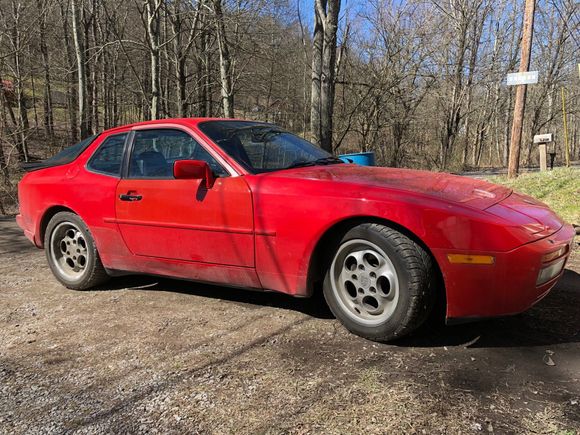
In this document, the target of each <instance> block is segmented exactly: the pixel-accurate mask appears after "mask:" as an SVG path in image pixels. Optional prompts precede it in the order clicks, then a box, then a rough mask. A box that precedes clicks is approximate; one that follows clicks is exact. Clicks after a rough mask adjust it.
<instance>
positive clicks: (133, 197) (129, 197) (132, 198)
mask: <svg viewBox="0 0 580 435" xmlns="http://www.w3.org/2000/svg"><path fill="white" fill-rule="evenodd" d="M142 198H143V197H142V196H141V195H129V194H123V195H119V199H120V200H121V201H141V199H142Z"/></svg>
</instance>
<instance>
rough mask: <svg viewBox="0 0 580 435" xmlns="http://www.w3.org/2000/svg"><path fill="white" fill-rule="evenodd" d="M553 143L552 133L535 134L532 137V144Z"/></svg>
mask: <svg viewBox="0 0 580 435" xmlns="http://www.w3.org/2000/svg"><path fill="white" fill-rule="evenodd" d="M551 142H554V133H544V134H537V135H535V136H534V143H551Z"/></svg>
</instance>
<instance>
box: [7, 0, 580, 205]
mask: <svg viewBox="0 0 580 435" xmlns="http://www.w3.org/2000/svg"><path fill="white" fill-rule="evenodd" d="M523 3H524V2H523V1H518V0H496V1H491V0H437V1H435V0H408V1H400V0H370V1H353V0H350V1H346V0H342V1H340V0H123V1H112V0H0V173H1V175H0V176H1V177H2V181H1V183H0V186H1V187H0V213H6V212H7V210H9V209H10V207H11V206H13V205H14V204H15V203H16V194H15V184H16V182H17V180H18V177H19V174H20V169H19V164H20V162H23V161H29V160H36V159H42V158H46V157H48V156H50V155H52V154H54V153H56V152H57V151H59V150H61V149H62V148H63V147H66V146H69V145H72V144H74V143H76V142H78V141H79V140H80V139H82V138H84V137H86V136H88V135H91V134H94V133H97V132H100V131H103V130H104V129H107V128H111V127H113V126H118V125H122V124H127V123H131V122H137V121H143V120H148V119H159V118H170V117H236V118H245V119H254V120H262V121H268V122H273V123H276V124H278V125H280V126H282V127H284V128H286V129H288V130H290V131H293V132H295V133H297V134H299V135H301V136H304V137H306V138H307V139H309V140H311V141H313V142H314V143H316V144H318V145H320V146H322V147H323V148H325V149H327V150H330V151H332V152H333V153H336V154H343V153H347V152H358V151H374V152H375V154H376V158H377V162H378V163H379V164H381V165H385V166H393V167H411V168H426V169H431V170H440V171H457V172H460V171H465V170H468V169H473V168H483V167H504V166H506V165H507V162H508V158H509V155H508V153H509V143H510V132H511V125H512V116H513V106H514V97H515V87H513V86H507V85H506V76H507V74H508V73H510V72H515V71H517V70H518V68H519V62H520V48H521V47H520V44H521V40H522V23H523V10H524V5H523ZM534 17H535V21H534V27H533V39H532V52H531V65H530V70H534V71H538V72H539V81H538V83H537V84H534V85H531V86H528V91H527V100H526V110H525V116H524V127H523V136H522V145H521V154H520V161H521V164H522V165H524V166H530V165H537V163H538V155H537V154H538V153H537V149H536V148H537V146H535V145H534V144H533V140H532V138H533V136H534V135H535V134H539V133H554V137H555V143H554V147H555V148H554V152H555V153H556V164H562V162H563V159H564V157H563V155H564V154H563V150H564V143H565V137H566V135H567V137H568V142H569V146H570V151H571V156H572V159H573V160H576V159H578V158H579V153H580V146H579V143H578V142H579V136H580V134H579V131H578V127H579V118H580V113H579V108H580V106H579V95H580V77H579V74H580V66H579V64H578V61H579V54H580V4H578V3H577V2H575V1H574V0H547V1H546V0H539V1H537V2H536V8H535V14H534ZM564 114H565V117H564ZM564 120H566V122H567V129H566V130H565V129H564Z"/></svg>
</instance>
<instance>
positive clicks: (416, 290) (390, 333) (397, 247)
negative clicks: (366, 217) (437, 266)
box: [323, 223, 438, 342]
mask: <svg viewBox="0 0 580 435" xmlns="http://www.w3.org/2000/svg"><path fill="white" fill-rule="evenodd" d="M356 240H363V241H368V242H371V243H372V244H374V245H375V246H377V247H379V248H380V249H381V250H382V251H383V252H384V254H386V255H387V256H388V259H389V260H390V262H391V263H392V266H394V269H395V270H396V274H397V277H398V287H397V293H398V294H397V299H396V302H393V303H392V306H391V308H390V309H391V310H393V311H392V314H390V316H389V317H388V318H387V319H385V320H384V321H381V319H380V318H379V321H380V323H378V324H374V325H368V324H363V320H362V319H361V321H360V322H359V321H356V320H355V319H354V318H355V317H356V315H357V314H356V313H354V312H353V311H352V309H351V312H350V313H349V312H348V311H349V310H348V308H347V305H346V304H344V303H341V302H340V300H339V298H340V297H341V296H340V294H339V290H337V288H338V286H339V285H340V284H337V283H336V282H335V284H334V289H333V284H332V282H331V280H333V279H334V278H333V277H331V265H332V264H333V262H334V261H335V255H336V256H338V255H339V252H340V249H341V247H342V246H345V244H346V243H347V242H349V241H351V243H353V242H352V241H356ZM336 261H337V265H338V261H339V259H338V257H336ZM345 264H346V263H345ZM343 267H345V266H343ZM335 268H336V267H335ZM335 273H336V272H335ZM348 273H350V272H348ZM353 278H354V276H353ZM437 282H438V280H437V278H436V274H435V270H434V264H433V260H432V258H431V256H430V255H429V253H428V252H426V251H425V250H424V249H423V248H422V247H421V246H420V245H418V244H417V243H415V242H414V241H413V240H411V239H410V238H409V237H407V236H405V235H404V234H402V233H400V232H399V231H396V230H394V229H392V228H390V227H387V226H384V225H380V224H375V223H365V224H361V225H358V226H356V227H354V228H352V229H350V230H349V231H348V232H347V233H346V234H345V235H344V236H343V237H342V239H341V240H340V242H339V243H338V245H337V251H336V252H334V253H332V255H331V256H330V261H329V262H328V269H327V271H326V275H325V278H324V284H323V292H324V297H325V299H326V302H327V304H328V306H329V308H330V310H331V311H332V313H333V314H334V315H335V317H336V318H337V319H338V320H340V322H341V323H342V324H343V325H344V326H345V327H346V328H347V329H348V330H349V331H351V332H353V333H355V334H357V335H359V336H361V337H364V338H367V339H369V340H374V341H381V342H385V341H391V340H394V339H397V338H400V337H403V336H405V335H408V334H410V333H411V332H413V331H414V330H416V329H417V328H418V327H419V326H421V324H422V323H423V322H424V321H425V320H426V319H427V317H428V316H429V313H430V312H431V310H432V308H433V305H434V301H435V286H436V285H437ZM370 285H373V284H370ZM374 285H377V284H376V283H375V284H374ZM372 289H373V288H372V287H371V290H372ZM361 290H362V289H361ZM375 292H376V290H375ZM357 296H358V295H357ZM377 299H378V298H377ZM363 300H364V299H363ZM352 306H353V307H354V310H356V305H352Z"/></svg>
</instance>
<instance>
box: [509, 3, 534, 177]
mask: <svg viewBox="0 0 580 435" xmlns="http://www.w3.org/2000/svg"><path fill="white" fill-rule="evenodd" d="M535 8H536V0H526V5H525V10H524V25H523V31H522V51H521V60H520V69H519V72H521V73H522V72H527V71H528V69H529V67H530V57H531V52H532V34H533V32H534V10H535ZM526 91H527V85H518V87H517V89H516V102H515V105H514V119H513V123H512V136H511V142H510V158H509V163H508V178H515V177H517V176H518V171H519V169H520V147H521V143H522V129H523V124H524V110H525V108H526Z"/></svg>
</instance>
